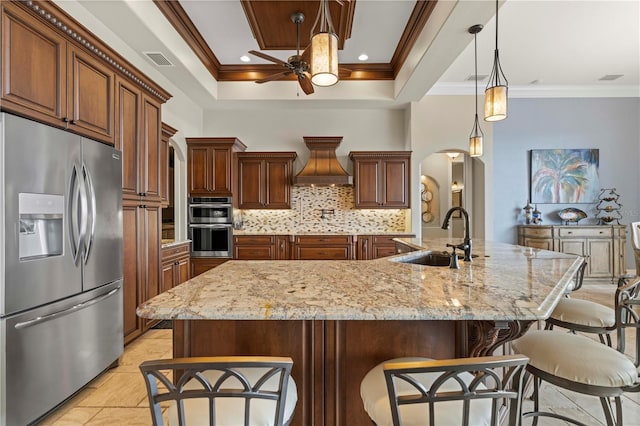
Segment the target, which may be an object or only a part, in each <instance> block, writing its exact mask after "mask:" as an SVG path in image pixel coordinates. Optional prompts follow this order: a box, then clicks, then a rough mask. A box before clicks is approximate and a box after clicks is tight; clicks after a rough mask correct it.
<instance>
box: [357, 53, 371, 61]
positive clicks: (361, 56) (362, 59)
mask: <svg viewBox="0 0 640 426" xmlns="http://www.w3.org/2000/svg"><path fill="white" fill-rule="evenodd" d="M367 59H369V55H367V54H366V53H361V54H360V56H358V60H359V61H366V60H367Z"/></svg>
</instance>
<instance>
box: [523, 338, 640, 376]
mask: <svg viewBox="0 0 640 426" xmlns="http://www.w3.org/2000/svg"><path fill="white" fill-rule="evenodd" d="M512 346H513V350H514V351H515V352H516V353H521V354H523V355H526V356H527V357H529V365H530V366H532V367H535V368H537V369H538V370H541V371H544V372H546V373H548V374H551V375H553V376H556V377H559V378H563V379H565V380H569V381H572V382H575V383H581V384H585V385H591V386H601V387H611V388H619V387H624V386H631V385H633V384H634V383H636V382H637V380H638V371H637V370H636V367H635V366H634V365H633V362H631V360H629V358H627V357H626V356H625V355H623V354H621V353H620V352H618V351H616V350H615V349H612V348H610V347H608V346H606V345H603V344H601V343H598V342H596V341H594V340H592V339H589V338H588V337H585V336H580V335H575V334H567V333H563V332H555V331H543V330H533V331H529V332H527V334H525V335H524V336H522V337H520V338H519V339H517V340H514V341H513V342H512Z"/></svg>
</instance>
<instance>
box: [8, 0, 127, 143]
mask: <svg viewBox="0 0 640 426" xmlns="http://www.w3.org/2000/svg"><path fill="white" fill-rule="evenodd" d="M2 25H3V30H2V31H3V37H2V59H3V60H2V108H3V109H6V110H9V111H12V112H16V113H18V114H21V115H26V116H28V117H31V118H35V119H37V120H39V121H43V122H45V123H48V124H52V125H54V126H56V127H62V128H67V129H69V130H72V131H74V132H77V133H80V134H82V135H84V136H87V137H90V138H92V139H96V140H99V141H102V142H105V143H108V144H110V145H113V144H114V137H115V129H114V112H115V109H114V106H115V103H114V93H115V92H114V90H115V86H114V84H115V73H114V71H113V70H112V69H111V68H110V67H109V66H107V65H106V64H104V63H102V62H100V61H99V60H97V59H95V58H94V57H93V56H92V55H91V54H89V53H87V52H85V51H84V50H83V49H82V48H81V47H79V46H77V45H75V44H74V43H72V42H70V41H69V40H67V39H66V38H65V37H64V36H63V35H62V34H60V33H59V32H57V31H55V30H54V29H52V28H51V27H49V26H47V25H46V24H45V23H43V22H41V21H39V20H36V19H34V18H33V16H31V14H30V13H28V12H26V11H25V10H24V9H22V8H21V7H20V6H19V5H16V4H13V3H11V2H3V6H2Z"/></svg>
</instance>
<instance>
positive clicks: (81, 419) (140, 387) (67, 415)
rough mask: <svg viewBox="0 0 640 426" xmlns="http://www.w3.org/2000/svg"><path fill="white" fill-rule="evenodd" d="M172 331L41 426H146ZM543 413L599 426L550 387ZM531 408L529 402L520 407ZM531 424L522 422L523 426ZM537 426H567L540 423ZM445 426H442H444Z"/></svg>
mask: <svg viewBox="0 0 640 426" xmlns="http://www.w3.org/2000/svg"><path fill="white" fill-rule="evenodd" d="M614 292H615V286H614V285H612V284H585V285H584V286H583V288H582V289H581V290H579V291H578V292H576V293H574V294H573V297H581V298H585V299H589V300H594V301H597V302H599V303H603V304H608V305H611V304H612V301H613V293H614ZM634 345H635V336H631V335H630V333H629V334H628V335H627V346H626V347H627V353H628V354H632V353H633V352H632V351H633V350H634V348H635V346H634ZM171 354H172V350H171V330H149V331H148V332H147V333H146V334H145V335H144V336H142V337H141V338H139V339H137V340H136V341H134V342H133V343H131V344H130V345H128V346H127V347H126V348H125V352H124V355H123V356H122V358H121V360H120V365H119V366H118V367H117V368H114V369H112V370H110V371H107V372H105V373H103V374H102V375H101V376H100V377H98V378H96V379H95V380H93V381H92V382H91V383H89V384H88V385H87V387H86V388H85V389H83V390H82V391H81V392H79V393H78V394H77V395H75V396H74V397H73V398H71V399H70V400H69V401H68V402H67V403H65V404H64V405H62V406H61V407H60V408H59V409H57V410H56V411H54V412H52V413H51V414H50V415H49V416H48V417H46V418H45V419H44V420H43V421H42V423H41V425H42V426H76V425H91V426H97V425H109V426H112V425H118V426H120V425H123V426H124V425H131V426H133V425H145V426H148V425H151V419H150V414H149V408H148V407H149V405H148V402H147V396H146V389H145V385H144V380H143V378H142V375H141V374H140V371H139V370H138V365H139V364H140V363H141V362H142V361H143V360H146V359H155V358H170V357H171ZM542 395H543V396H542V400H541V404H542V406H543V407H549V408H550V409H551V410H552V411H555V412H558V413H562V414H565V415H567V416H569V417H574V418H577V419H579V420H580V421H582V422H583V423H585V424H587V425H594V426H600V425H603V424H604V416H603V415H602V409H601V406H600V403H599V402H598V401H597V400H596V399H595V398H593V397H588V396H584V395H580V394H576V393H574V392H569V391H566V390H564V389H558V388H555V387H554V386H551V385H546V386H544V387H543V388H542ZM527 406H528V407H529V409H530V407H532V403H531V402H527V403H526V404H525V410H526V409H527ZM623 409H624V426H640V393H634V394H631V393H629V394H626V395H625V396H624V400H623ZM529 424H531V420H530V419H529V420H526V421H525V425H529ZM538 424H539V425H540V426H547V425H549V426H553V425H565V424H567V423H565V422H562V421H558V420H554V419H546V418H541V419H540V421H539V422H538ZM443 426H444V425H443Z"/></svg>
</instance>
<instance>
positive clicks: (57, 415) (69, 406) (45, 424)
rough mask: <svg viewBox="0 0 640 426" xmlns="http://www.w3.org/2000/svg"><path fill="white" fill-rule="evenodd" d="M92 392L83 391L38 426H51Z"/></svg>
mask: <svg viewBox="0 0 640 426" xmlns="http://www.w3.org/2000/svg"><path fill="white" fill-rule="evenodd" d="M89 392H91V389H83V390H81V391H80V392H78V393H77V394H76V395H74V396H73V397H71V398H70V399H68V400H67V401H66V402H65V403H64V404H62V405H61V406H60V407H58V409H57V410H55V411H53V412H51V413H50V414H49V415H48V416H47V417H45V418H44V419H42V421H41V422H40V423H39V424H38V426H51V425H53V424H54V423H55V421H56V420H58V419H59V418H61V417H62V416H64V415H65V414H66V413H67V412H68V411H70V410H72V409H74V408H75V407H76V406H77V405H78V403H79V402H80V401H82V400H83V399H84V398H86V397H87V395H88V394H89Z"/></svg>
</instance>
